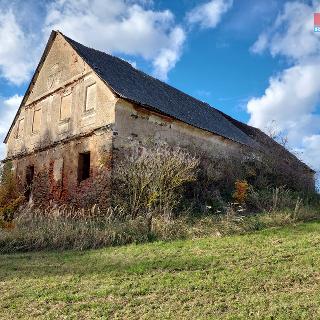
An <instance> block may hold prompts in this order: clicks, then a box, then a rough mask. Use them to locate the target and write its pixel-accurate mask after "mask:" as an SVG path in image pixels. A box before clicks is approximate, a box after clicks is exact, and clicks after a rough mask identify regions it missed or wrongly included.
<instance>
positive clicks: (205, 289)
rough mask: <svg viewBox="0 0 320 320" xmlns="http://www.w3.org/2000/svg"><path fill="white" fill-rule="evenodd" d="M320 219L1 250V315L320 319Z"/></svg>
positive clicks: (26, 317) (23, 316) (3, 317)
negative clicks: (112, 243) (115, 242)
mask: <svg viewBox="0 0 320 320" xmlns="http://www.w3.org/2000/svg"><path fill="white" fill-rule="evenodd" d="M319 249H320V223H305V224H299V225H297V226H293V227H287V228H278V229H269V230H264V231H261V232H257V233H252V234H247V235H243V236H230V237H224V238H202V239H197V240H187V241H174V242H167V243H164V242H157V243H150V244H143V245H129V246H123V247H116V248H107V249H100V250H91V251H84V252H74V251H67V252H59V253H57V252H39V253H26V254H12V255H0V295H1V296H0V319H319V318H320V251H319Z"/></svg>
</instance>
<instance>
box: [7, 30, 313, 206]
mask: <svg viewBox="0 0 320 320" xmlns="http://www.w3.org/2000/svg"><path fill="white" fill-rule="evenodd" d="M150 140H152V141H164V142H166V143H167V144H170V145H179V146H180V147H183V148H189V147H190V148H191V147H193V148H195V149H197V150H199V151H203V152H205V153H206V154H209V155H211V156H212V157H216V158H217V157H218V158H221V159H229V158H234V159H238V160H239V161H238V165H239V166H240V165H241V163H243V162H245V160H244V159H246V161H249V162H250V161H252V159H258V158H259V157H260V155H261V154H265V155H266V156H269V157H270V158H273V159H274V158H276V159H277V161H276V163H277V166H276V167H275V172H276V174H278V173H279V176H280V171H282V169H283V172H285V175H287V176H290V177H289V178H290V179H291V180H290V179H288V181H292V183H295V185H296V186H297V188H300V189H308V190H312V189H314V173H315V172H314V171H313V170H312V169H310V168H309V167H308V166H307V165H305V164H303V163H302V162H301V161H299V160H298V159H297V158H296V157H295V156H294V155H293V154H291V153H290V152H289V151H287V150H285V149H284V148H283V147H282V146H280V145H279V144H278V143H276V142H275V141H274V140H273V139H271V138H269V137H268V136H267V135H266V134H264V133H263V132H262V131H260V130H259V129H256V128H253V127H251V126H248V125H246V124H244V123H241V122H239V121H237V120H235V119H233V118H231V117H229V116H227V115H226V114H224V113H222V112H221V111H219V110H217V109H215V108H213V107H211V106H209V105H208V104H206V103H204V102H201V101H199V100H197V99H195V98H193V97H191V96H189V95H187V94H185V93H183V92H181V91H179V90H177V89H175V88H173V87H171V86H169V85H168V84H166V83H163V82H161V81H159V80H157V79H155V78H153V77H151V76H149V75H147V74H145V73H143V72H141V71H139V70H137V69H135V68H134V67H132V66H131V65H130V64H129V63H128V62H126V61H124V60H121V59H119V58H116V57H113V56H111V55H109V54H106V53H104V52H100V51H97V50H94V49H92V48H88V47H86V46H84V45H82V44H80V43H77V42H76V41H74V40H72V39H70V38H68V37H66V36H64V35H63V34H62V33H60V32H58V31H53V32H52V33H51V35H50V38H49V40H48V43H47V45H46V48H45V51H44V53H43V55H42V58H41V60H40V62H39V65H38V67H37V69H36V71H35V73H34V75H33V78H32V80H31V82H30V84H29V87H28V89H27V91H26V94H25V96H24V98H23V101H22V103H21V105H20V108H19V110H18V112H17V114H16V116H15V119H14V121H13V123H12V125H11V128H10V130H9V132H8V134H7V136H6V138H5V141H4V142H5V143H6V145H7V156H6V159H5V160H4V162H8V161H10V162H11V163H12V165H13V170H14V172H15V174H16V176H17V178H18V180H19V183H20V184H21V186H30V185H32V184H33V183H34V184H36V182H35V180H36V179H35V178H36V177H37V179H38V180H39V181H42V182H41V183H42V184H43V185H41V183H39V182H38V185H34V187H33V189H32V190H35V189H36V188H37V191H33V192H31V191H32V190H30V191H29V194H27V196H28V197H29V196H30V193H33V197H34V198H35V197H37V198H38V199H40V200H41V201H47V200H57V201H60V200H61V201H62V200H65V201H70V200H72V199H73V198H74V197H77V196H78V195H79V193H81V191H84V192H86V191H87V190H89V189H90V188H94V189H95V190H98V189H99V188H100V189H104V190H106V189H108V192H111V188H112V184H111V180H112V162H113V161H114V159H115V155H116V154H117V153H119V152H121V151H122V152H125V151H126V149H127V148H128V147H130V146H132V145H143V144H144V142H145V141H150ZM102 169H103V170H105V171H107V172H108V175H107V176H104V177H100V176H99V171H100V170H102ZM106 177H107V178H106ZM286 183H287V182H286ZM289 183H291V182H289ZM44 186H45V187H44ZM98 194H99V193H98ZM87 201H89V203H90V202H91V203H92V202H95V201H96V199H95V198H94V197H93V198H92V199H87Z"/></svg>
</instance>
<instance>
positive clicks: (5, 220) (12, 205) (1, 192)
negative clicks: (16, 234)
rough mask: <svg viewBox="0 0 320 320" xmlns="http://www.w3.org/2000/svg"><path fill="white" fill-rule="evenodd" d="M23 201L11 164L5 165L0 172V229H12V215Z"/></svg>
mask: <svg viewBox="0 0 320 320" xmlns="http://www.w3.org/2000/svg"><path fill="white" fill-rule="evenodd" d="M23 201H24V196H23V195H22V194H21V193H20V191H19V189H18V186H17V183H16V180H15V177H14V175H13V173H12V166H11V163H6V164H5V165H3V167H2V168H1V171H0V227H3V228H8V229H12V228H13V223H12V221H13V218H14V213H15V212H16V210H17V209H18V207H19V206H20V205H21V204H22V203H23Z"/></svg>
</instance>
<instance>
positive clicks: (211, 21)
mask: <svg viewBox="0 0 320 320" xmlns="http://www.w3.org/2000/svg"><path fill="white" fill-rule="evenodd" d="M232 3H233V0H212V1H209V2H207V3H204V4H200V5H198V6H197V7H195V8H194V9H192V10H191V11H190V12H189V13H188V14H187V21H188V23H189V24H190V25H195V24H198V25H200V27H201V28H215V27H216V26H217V25H218V23H219V22H220V21H221V17H222V16H223V14H224V13H226V12H227V11H228V10H229V9H230V8H231V6H232Z"/></svg>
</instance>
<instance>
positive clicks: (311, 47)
mask: <svg viewBox="0 0 320 320" xmlns="http://www.w3.org/2000/svg"><path fill="white" fill-rule="evenodd" d="M315 10H316V9H315V7H313V6H309V5H307V4H305V3H302V2H298V1H296V2H287V3H286V4H285V6H284V10H283V12H282V14H280V15H279V16H278V17H277V19H276V21H275V23H274V25H273V26H272V27H271V28H270V30H268V33H263V34H262V35H260V37H259V38H258V40H257V41H256V43H255V44H254V45H253V47H252V50H253V51H254V52H256V53H262V52H263V51H264V50H265V49H269V50H270V53H271V54H272V55H273V56H276V55H283V56H285V57H287V58H290V59H292V60H294V61H301V60H305V59H306V58H308V57H310V56H314V55H316V54H317V53H318V52H319V50H320V42H319V36H318V34H317V33H315V32H314V31H313V13H314V12H315Z"/></svg>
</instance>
